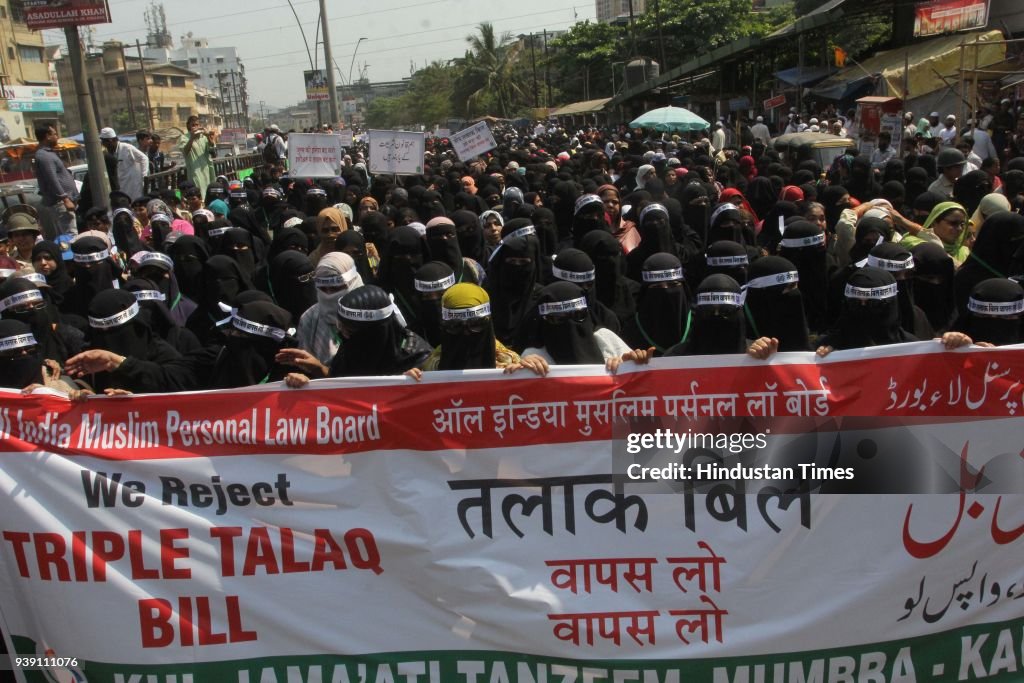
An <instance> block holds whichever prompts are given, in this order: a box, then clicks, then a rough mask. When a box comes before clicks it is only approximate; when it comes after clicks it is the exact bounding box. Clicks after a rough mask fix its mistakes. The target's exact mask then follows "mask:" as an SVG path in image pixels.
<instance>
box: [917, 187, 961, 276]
mask: <svg viewBox="0 0 1024 683" xmlns="http://www.w3.org/2000/svg"><path fill="white" fill-rule="evenodd" d="M923 228H924V229H923V230H921V231H920V232H918V233H917V234H916V235H907V236H906V237H904V238H903V239H902V240H900V244H902V245H903V246H904V247H906V248H907V249H913V248H914V247H916V246H917V245H919V244H921V243H922V242H931V243H933V244H937V245H939V246H940V247H942V248H943V249H944V250H945V251H946V253H947V254H949V257H950V258H951V259H953V263H954V264H955V266H956V267H957V268H960V266H962V265H963V264H964V261H966V260H967V258H968V256H970V254H971V250H970V248H968V246H967V238H968V236H969V235H970V230H968V229H967V228H968V225H967V210H966V209H964V207H962V206H960V205H959V204H957V203H956V202H941V203H939V204H936V205H935V208H934V209H932V211H931V213H930V214H928V218H927V219H925V222H924V224H923Z"/></svg>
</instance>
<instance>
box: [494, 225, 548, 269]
mask: <svg viewBox="0 0 1024 683" xmlns="http://www.w3.org/2000/svg"><path fill="white" fill-rule="evenodd" d="M536 234H537V228H535V227H533V226H532V225H524V226H523V227H521V228H519V229H518V230H513V231H512V232H510V233H509V234H507V235H505V236H504V237H502V238H501V242H499V243H498V248H497V249H495V250H494V251H492V252H491V256H490V258H488V259H487V260H488V261H493V260H494V257H495V256H497V255H498V252H499V251H501V248H502V247H503V246H505V245H506V244H507V243H508V241H509V240H511V239H513V238H515V237H526V236H527V235H536Z"/></svg>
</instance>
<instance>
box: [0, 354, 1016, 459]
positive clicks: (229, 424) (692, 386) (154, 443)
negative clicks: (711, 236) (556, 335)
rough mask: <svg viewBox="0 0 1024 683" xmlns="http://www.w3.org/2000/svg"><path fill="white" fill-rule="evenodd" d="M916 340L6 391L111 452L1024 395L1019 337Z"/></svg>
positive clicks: (316, 449)
mask: <svg viewBox="0 0 1024 683" xmlns="http://www.w3.org/2000/svg"><path fill="white" fill-rule="evenodd" d="M906 346H909V347H910V349H907V348H906ZM906 346H905V347H903V348H898V347H897V348H896V349H894V350H893V351H892V352H886V355H880V354H879V353H878V350H877V349H874V350H872V352H873V353H872V354H865V355H866V356H867V357H858V358H857V359H856V360H850V361H846V360H843V361H839V362H836V361H833V362H820V361H816V362H807V360H806V359H808V358H812V356H810V354H800V355H799V356H798V357H799V358H800V359H801V361H802V362H773V363H770V364H769V363H764V362H758V361H754V360H752V359H749V360H748V361H744V362H739V363H737V361H736V358H735V357H733V358H730V359H726V358H724V357H723V361H725V362H728V363H732V364H731V365H730V364H726V365H722V366H718V367H715V366H708V365H707V361H708V359H707V358H704V359H699V365H700V367H692V365H693V363H691V362H690V361H691V360H694V359H685V358H680V359H661V360H659V361H656V362H655V364H654V367H653V368H652V369H649V370H643V371H637V372H629V373H625V374H622V375H619V376H610V375H607V374H603V373H602V374H598V372H597V371H596V370H595V369H594V368H593V367H588V368H582V369H580V370H579V372H580V375H579V376H565V375H566V372H567V369H565V368H560V369H559V372H558V373H557V374H558V375H559V376H549V377H546V378H537V377H533V376H528V375H526V374H525V371H520V372H519V373H517V374H516V375H514V376H502V375H499V374H497V373H495V374H494V375H493V379H486V380H482V381H481V380H480V379H479V378H478V377H479V373H475V374H474V375H473V378H472V380H471V379H470V375H467V374H462V373H428V377H429V381H426V382H424V383H422V384H414V383H413V381H412V380H408V382H407V383H395V380H394V378H387V379H386V380H385V379H383V378H381V379H379V380H373V379H368V380H365V381H359V382H352V381H346V380H324V381H322V382H315V383H313V385H311V387H308V388H306V389H302V390H290V389H286V388H283V387H273V386H268V387H266V388H265V389H261V390H252V389H251V388H250V389H247V390H244V391H218V392H197V393H188V394H173V395H138V396H131V397H118V398H96V399H94V400H89V401H87V402H85V403H84V404H72V403H70V402H68V401H67V400H65V399H63V398H59V397H55V396H51V395H34V396H27V397H23V396H20V395H16V394H7V395H2V396H0V450H3V451H7V452H8V453H17V452H32V451H38V450H45V451H48V452H53V453H60V454H65V455H72V456H74V455H88V456H93V457H98V458H104V459H110V460H144V459H161V458H185V457H212V456H230V455H250V454H253V453H260V454H290V453H304V454H318V455H337V454H347V453H358V452H364V451H370V450H392V449H404V450H423V451H435V450H445V449H455V450H463V449H478V448H496V447H517V446H533V445H544V444H561V443H575V442H583V441H598V440H600V441H604V440H608V439H610V438H611V436H612V424H611V423H612V418H614V417H616V416H619V417H632V416H645V415H668V416H677V417H696V418H708V417H729V416H736V417H750V418H757V419H759V420H766V421H768V422H766V424H769V425H770V426H771V429H772V432H774V433H796V432H800V431H802V430H804V429H805V428H806V425H807V424H808V423H807V422H806V420H819V421H820V420H822V419H829V418H834V417H849V416H879V417H901V418H906V419H907V420H910V419H913V421H914V422H919V421H942V422H950V421H954V420H951V419H950V418H957V417H960V418H967V417H970V418H978V417H987V418H995V417H1002V418H1006V417H1012V416H1015V415H1017V414H1018V413H1019V412H1021V411H1024V353H1022V352H1021V350H1020V349H994V350H986V351H972V352H948V353H908V350H915V347H916V349H921V348H923V347H922V345H906ZM793 356H796V354H787V357H793ZM688 364H689V365H690V367H687V365H688ZM569 372H571V371H569ZM801 420H804V421H803V422H801Z"/></svg>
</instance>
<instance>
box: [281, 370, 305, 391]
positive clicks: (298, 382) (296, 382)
mask: <svg viewBox="0 0 1024 683" xmlns="http://www.w3.org/2000/svg"><path fill="white" fill-rule="evenodd" d="M307 384H309V377H306V376H305V375H303V374H302V373H301V372H289V373H288V374H287V375H285V376H284V385H285V386H286V387H288V388H289V389H301V388H302V387H304V386H306V385H307Z"/></svg>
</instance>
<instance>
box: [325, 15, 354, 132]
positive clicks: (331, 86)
mask: <svg viewBox="0 0 1024 683" xmlns="http://www.w3.org/2000/svg"><path fill="white" fill-rule="evenodd" d="M320 21H321V22H323V23H322V24H321V29H322V30H323V34H324V64H325V65H326V66H327V89H328V90H329V91H330V96H331V99H330V100H328V102H329V103H330V109H329V111H330V116H331V127H332V128H333V127H335V126H337V125H338V88H337V85H336V84H335V81H334V69H333V68H332V66H331V65H332V64H334V57H333V55H331V32H330V30H329V28H328V27H329V25H330V22H328V21H327V3H326V1H325V0H320ZM357 47H358V46H357Z"/></svg>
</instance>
